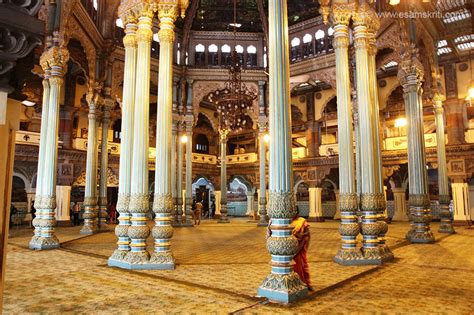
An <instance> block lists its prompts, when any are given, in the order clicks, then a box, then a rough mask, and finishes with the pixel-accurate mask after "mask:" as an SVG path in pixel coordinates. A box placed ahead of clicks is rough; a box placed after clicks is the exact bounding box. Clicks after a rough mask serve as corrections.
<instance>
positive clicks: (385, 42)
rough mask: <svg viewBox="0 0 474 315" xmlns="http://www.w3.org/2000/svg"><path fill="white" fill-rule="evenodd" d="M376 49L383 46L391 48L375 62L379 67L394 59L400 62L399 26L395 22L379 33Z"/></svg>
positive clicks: (380, 48)
mask: <svg viewBox="0 0 474 315" xmlns="http://www.w3.org/2000/svg"><path fill="white" fill-rule="evenodd" d="M376 45H377V50H379V51H380V50H382V49H384V48H390V49H392V52H391V53H390V54H388V55H386V56H384V58H382V59H381V60H378V62H377V65H376V66H377V68H380V67H381V66H383V65H384V64H386V63H387V62H389V61H396V62H397V63H398V64H400V27H399V25H398V24H397V23H392V25H390V26H389V27H388V29H386V30H385V31H384V32H383V33H382V34H381V35H379V36H378V37H377V42H376Z"/></svg>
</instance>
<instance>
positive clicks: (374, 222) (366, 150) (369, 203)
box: [353, 3, 385, 264]
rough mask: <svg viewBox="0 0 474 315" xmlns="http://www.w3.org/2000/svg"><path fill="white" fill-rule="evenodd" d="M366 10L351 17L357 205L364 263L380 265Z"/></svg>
mask: <svg viewBox="0 0 474 315" xmlns="http://www.w3.org/2000/svg"><path fill="white" fill-rule="evenodd" d="M369 12H370V7H369V6H368V4H367V3H363V4H361V6H360V7H359V8H358V12H356V14H355V15H354V18H353V19H354V25H355V27H354V46H355V49H356V64H357V71H356V80H357V103H358V117H359V132H360V173H361V185H360V188H361V191H360V205H361V213H362V235H363V255H364V263H366V264H380V263H381V262H382V254H381V251H380V249H379V239H378V235H379V233H380V225H379V223H378V214H379V213H380V211H381V210H383V209H385V197H384V194H383V191H381V190H380V185H379V178H378V176H379V173H378V164H377V163H378V162H377V149H378V146H377V143H375V139H376V136H375V133H376V129H375V127H374V121H375V120H376V119H375V118H374V115H375V113H374V110H373V106H372V103H371V98H372V96H371V81H370V78H369V76H368V73H367V71H368V69H369V55H368V48H369V47H368V32H367V26H368V24H369V22H370V17H369Z"/></svg>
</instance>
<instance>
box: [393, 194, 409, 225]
mask: <svg viewBox="0 0 474 315" xmlns="http://www.w3.org/2000/svg"><path fill="white" fill-rule="evenodd" d="M392 192H393V201H394V204H395V213H394V214H393V218H392V220H393V221H404V222H407V221H408V213H407V203H406V198H405V188H399V187H397V188H392Z"/></svg>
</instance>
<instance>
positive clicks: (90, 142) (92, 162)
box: [81, 91, 99, 234]
mask: <svg viewBox="0 0 474 315" xmlns="http://www.w3.org/2000/svg"><path fill="white" fill-rule="evenodd" d="M95 93H96V92H95V91H93V92H89V95H88V96H87V98H88V100H87V101H88V102H89V115H88V118H89V126H88V130H87V161H86V188H85V194H84V214H83V217H84V226H83V227H82V229H81V234H94V233H96V232H97V223H98V222H97V221H98V219H97V212H98V208H97V159H98V152H99V151H98V148H97V120H96V119H97V113H96V107H97V100H96V99H94V98H95V97H96V94H95Z"/></svg>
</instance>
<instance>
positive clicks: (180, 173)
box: [176, 123, 184, 224]
mask: <svg viewBox="0 0 474 315" xmlns="http://www.w3.org/2000/svg"><path fill="white" fill-rule="evenodd" d="M182 136H183V125H182V124H181V123H180V124H179V125H178V139H177V142H178V158H177V196H176V204H177V215H178V224H181V223H182V221H183V145H184V143H182V142H181V139H182Z"/></svg>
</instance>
